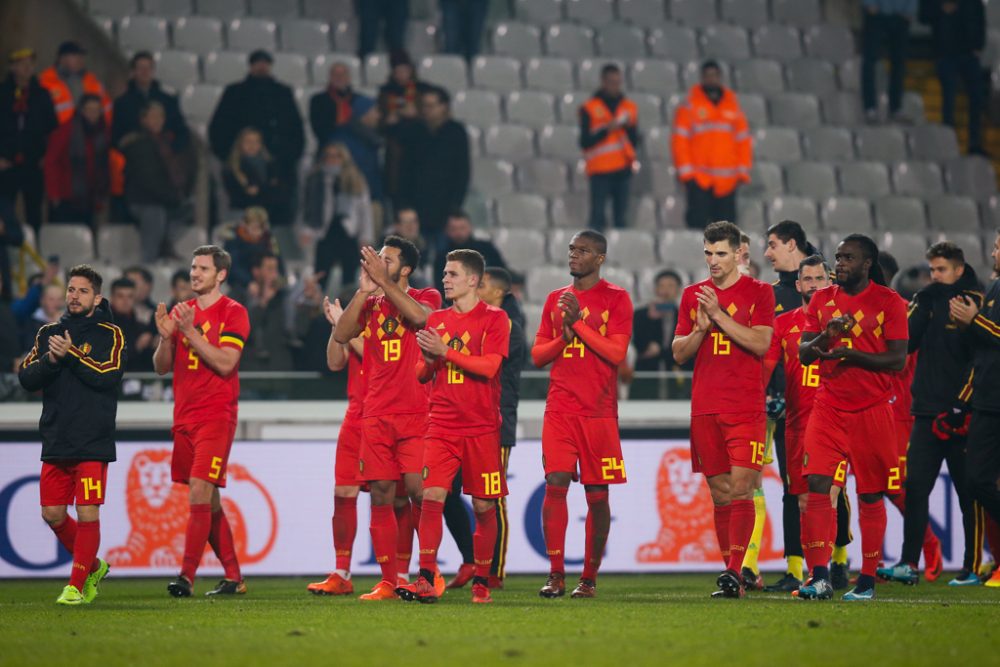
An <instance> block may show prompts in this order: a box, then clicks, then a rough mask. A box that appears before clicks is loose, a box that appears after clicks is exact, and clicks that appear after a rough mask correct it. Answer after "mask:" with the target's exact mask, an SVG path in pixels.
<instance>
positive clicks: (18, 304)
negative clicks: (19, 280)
mask: <svg viewBox="0 0 1000 667" xmlns="http://www.w3.org/2000/svg"><path fill="white" fill-rule="evenodd" d="M61 273H62V269H61V268H60V266H59V257H58V256H55V255H52V256H50V257H49V259H48V261H47V262H46V263H45V270H44V271H43V272H42V273H36V274H34V275H32V276H30V277H29V278H28V289H27V290H25V292H24V296H22V297H21V298H20V299H16V300H15V301H14V302H13V304H12V306H11V308H13V310H14V317H16V318H17V323H18V327H19V328H21V329H24V328H25V327H26V326H27V323H28V321H29V320H30V319H31V317H32V315H33V314H34V313H35V311H36V310H38V307H39V306H40V305H41V303H42V295H43V294H44V291H45V288H46V287H48V286H49V285H60V289H61V284H62V283H61V281H60V279H59V276H60V274H61ZM11 288H12V289H13V285H11ZM32 336H34V333H33V332H32ZM31 342H34V341H33V340H32V341H31Z"/></svg>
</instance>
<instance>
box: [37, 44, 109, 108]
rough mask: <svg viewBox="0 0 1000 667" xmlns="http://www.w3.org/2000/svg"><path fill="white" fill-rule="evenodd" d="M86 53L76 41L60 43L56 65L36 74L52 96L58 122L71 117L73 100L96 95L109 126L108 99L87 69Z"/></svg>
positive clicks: (102, 88)
mask: <svg viewBox="0 0 1000 667" xmlns="http://www.w3.org/2000/svg"><path fill="white" fill-rule="evenodd" d="M86 53H87V52H86V51H84V49H83V47H82V46H80V45H79V44H77V43H76V42H63V43H62V44H60V45H59V51H58V54H57V55H56V64H55V65H53V66H52V67H50V68H48V69H47V70H45V71H43V72H42V73H41V74H40V75H39V76H38V82H39V83H41V84H42V87H43V88H45V89H46V90H48V91H49V95H51V96H52V104H53V105H55V108H56V118H57V119H58V120H59V124H60V125H62V124H63V123H66V122H68V121H69V120H70V119H71V118H72V117H73V112H74V111H75V110H76V103H77V101H78V100H79V99H80V97H81V96H82V95H96V96H97V97H99V98H101V105H102V106H103V108H104V118H105V120H106V121H107V123H108V127H110V126H111V98H110V97H108V93H107V91H106V90H105V89H104V85H103V84H102V83H101V82H100V81H98V80H97V77H96V76H94V75H93V74H92V73H91V72H88V71H87V69H86V61H85V60H84V56H85V55H86Z"/></svg>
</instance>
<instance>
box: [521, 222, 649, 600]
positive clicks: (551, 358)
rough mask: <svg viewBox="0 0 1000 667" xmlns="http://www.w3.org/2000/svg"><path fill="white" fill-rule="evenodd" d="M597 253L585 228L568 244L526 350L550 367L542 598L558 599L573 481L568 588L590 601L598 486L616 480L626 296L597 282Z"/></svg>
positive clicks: (601, 249)
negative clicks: (580, 499)
mask: <svg viewBox="0 0 1000 667" xmlns="http://www.w3.org/2000/svg"><path fill="white" fill-rule="evenodd" d="M607 251H608V242H607V239H605V238H604V236H603V235H602V234H599V233H598V232H595V231H592V230H585V231H582V232H578V233H577V234H576V235H575V236H574V237H573V238H572V239H571V240H570V243H569V273H570V275H571V276H573V283H572V284H571V285H567V286H566V287H562V288H560V289H557V290H555V291H554V292H552V293H551V294H549V296H548V298H547V299H546V300H545V307H544V308H543V310H542V320H541V323H540V324H539V326H538V333H537V334H536V336H535V344H534V347H532V349H531V358H532V360H533V361H534V363H535V366H537V367H539V368H541V367H543V366H545V365H546V364H549V363H551V364H552V370H551V374H550V378H549V393H548V397H547V399H546V401H545V418H544V422H543V425H542V465H543V466H544V468H545V482H546V485H545V500H544V501H543V504H542V525H543V529H544V533H545V548H546V551H547V552H548V556H549V563H550V566H551V570H550V574H549V578H548V581H546V583H545V586H543V587H542V589H541V590H540V591H539V592H538V594H539V595H540V596H542V597H544V598H556V597H561V596H563V595H565V594H566V563H565V556H566V554H565V549H566V526H567V524H568V523H569V511H568V508H567V505H566V495H567V493H568V492H569V485H570V482H571V481H573V480H578V481H579V482H581V483H582V484H583V486H584V490H585V491H586V494H587V524H586V544H585V547H584V562H583V573H582V574H581V576H580V582H579V584H578V585H577V587H576V589H575V590H574V591H573V597H576V598H592V597H594V596H595V595H596V591H597V571H598V569H599V568H600V565H601V558H602V557H603V555H604V545H605V544H606V543H607V540H608V532H609V531H610V529H611V506H610V504H609V503H608V485H610V484H624V483H625V482H626V476H625V461H624V460H623V458H622V447H621V440H620V437H619V434H618V366H619V364H621V363H622V361H624V360H625V355H626V353H627V351H628V344H629V341H630V340H631V338H632V300H631V299H630V298H629V295H628V292H627V291H625V290H624V289H622V288H621V287H618V286H617V285H612V284H611V283H609V282H608V281H606V280H604V279H603V278H601V265H603V264H604V261H605V259H606V257H607ZM578 470H579V471H578Z"/></svg>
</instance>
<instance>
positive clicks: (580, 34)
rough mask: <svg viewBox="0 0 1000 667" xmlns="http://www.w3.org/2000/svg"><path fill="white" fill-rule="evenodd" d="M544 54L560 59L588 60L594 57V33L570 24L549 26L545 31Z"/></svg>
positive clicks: (588, 29) (586, 28)
mask: <svg viewBox="0 0 1000 667" xmlns="http://www.w3.org/2000/svg"><path fill="white" fill-rule="evenodd" d="M545 52H546V53H547V54H548V55H550V56H558V57H562V58H570V59H576V58H589V57H591V56H593V55H594V31H593V30H592V29H590V28H588V27H586V26H582V25H574V24H572V23H557V24H555V25H550V26H549V27H548V28H547V29H546V31H545Z"/></svg>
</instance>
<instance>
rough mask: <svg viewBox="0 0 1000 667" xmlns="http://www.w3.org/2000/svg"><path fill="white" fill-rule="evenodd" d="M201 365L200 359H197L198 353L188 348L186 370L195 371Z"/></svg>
mask: <svg viewBox="0 0 1000 667" xmlns="http://www.w3.org/2000/svg"><path fill="white" fill-rule="evenodd" d="M200 363H201V359H199V358H198V353H197V352H195V351H194V350H193V349H191V348H188V370H189V371H196V370H198V366H199V364H200Z"/></svg>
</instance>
